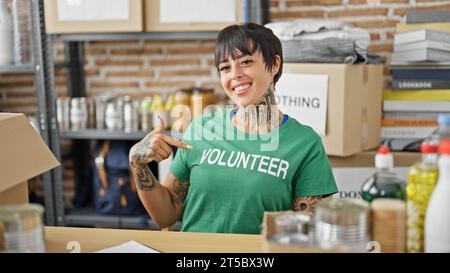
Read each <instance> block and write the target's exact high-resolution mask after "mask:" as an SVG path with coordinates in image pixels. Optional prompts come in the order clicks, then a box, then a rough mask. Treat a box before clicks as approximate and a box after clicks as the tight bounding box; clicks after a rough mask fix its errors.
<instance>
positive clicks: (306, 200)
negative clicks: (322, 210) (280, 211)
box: [294, 195, 322, 213]
mask: <svg viewBox="0 0 450 273" xmlns="http://www.w3.org/2000/svg"><path fill="white" fill-rule="evenodd" d="M321 199H322V196H321V195H317V196H298V197H295V200H294V210H296V211H304V212H311V213H313V212H314V209H315V206H316V203H317V202H319V201H320V200H321Z"/></svg>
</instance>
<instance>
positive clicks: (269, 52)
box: [215, 23, 283, 84]
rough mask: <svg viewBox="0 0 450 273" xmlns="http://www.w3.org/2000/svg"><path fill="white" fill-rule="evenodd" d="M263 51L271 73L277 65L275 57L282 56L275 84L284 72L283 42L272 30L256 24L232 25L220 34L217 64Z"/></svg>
mask: <svg viewBox="0 0 450 273" xmlns="http://www.w3.org/2000/svg"><path fill="white" fill-rule="evenodd" d="M257 50H260V51H261V54H262V57H263V60H264V63H265V64H266V69H267V70H268V71H270V70H271V69H272V67H273V66H274V65H275V60H276V58H275V56H276V55H278V56H280V69H279V70H278V73H277V74H276V75H275V77H274V78H273V83H274V84H275V83H276V82H277V81H278V79H279V78H280V76H281V72H282V70H283V51H282V49H281V42H280V40H279V39H278V37H277V36H275V34H273V32H272V30H271V29H269V28H266V27H265V26H262V25H258V24H255V23H245V24H242V25H231V26H228V27H226V28H224V29H223V30H221V31H220V32H219V34H218V35H217V39H216V53H215V64H216V67H217V68H219V64H220V63H221V62H223V61H226V60H228V58H229V57H230V56H231V57H232V58H233V59H237V58H239V57H241V56H242V55H252V54H253V53H255V52H256V51H257Z"/></svg>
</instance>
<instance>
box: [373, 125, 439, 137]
mask: <svg viewBox="0 0 450 273" xmlns="http://www.w3.org/2000/svg"><path fill="white" fill-rule="evenodd" d="M436 128H437V126H381V138H427V137H429V136H430V135H431V134H432V133H433V132H434V131H435V130H436Z"/></svg>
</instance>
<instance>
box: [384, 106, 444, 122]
mask: <svg viewBox="0 0 450 273" xmlns="http://www.w3.org/2000/svg"><path fill="white" fill-rule="evenodd" d="M448 111H449V112H448V113H445V112H396V111H394V112H391V111H384V112H383V118H386V119H434V120H437V118H438V116H439V115H440V114H450V109H449V110H448Z"/></svg>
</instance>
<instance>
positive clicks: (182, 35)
mask: <svg viewBox="0 0 450 273" xmlns="http://www.w3.org/2000/svg"><path fill="white" fill-rule="evenodd" d="M33 1H34V3H39V7H37V4H35V5H36V10H39V11H40V14H41V17H39V18H40V26H41V31H42V33H45V32H44V30H45V26H44V22H43V4H42V1H43V0H33ZM249 3H250V5H249V6H247V8H248V10H246V12H247V14H248V18H247V19H248V20H249V21H252V22H256V23H260V24H262V23H265V22H267V21H268V17H267V14H268V1H267V0H250V1H249ZM217 33H218V32H216V31H206V32H152V33H146V32H139V33H96V34H53V35H46V36H45V37H41V40H40V41H41V43H45V45H46V47H45V48H43V50H42V51H41V52H42V53H43V56H40V57H41V59H42V64H41V65H40V67H43V68H45V71H46V72H47V73H48V76H47V77H45V79H46V81H45V82H44V83H45V84H46V85H47V90H48V91H47V93H46V94H47V95H44V94H43V95H42V97H39V101H40V102H42V106H41V105H40V109H47V111H46V112H45V115H43V116H42V118H43V120H45V121H46V123H45V124H42V126H44V127H45V131H46V132H47V135H48V137H47V140H46V141H48V143H49V144H50V145H49V146H50V147H51V149H52V151H53V152H54V154H55V155H56V156H57V157H58V158H60V151H59V149H60V147H59V139H60V138H68V139H71V140H72V152H71V155H72V157H73V159H74V169H75V183H76V187H78V186H79V185H82V184H83V183H91V182H90V181H91V172H90V171H89V170H90V168H91V167H90V165H89V164H90V162H91V161H92V160H91V158H89V154H88V151H89V148H90V143H89V142H90V141H91V140H96V139H114V140H133V141H137V140H140V139H142V137H144V136H145V134H146V133H145V132H136V133H124V132H111V131H106V130H80V131H69V130H59V129H58V125H57V122H56V112H55V107H56V105H55V101H56V91H55V87H54V71H53V69H54V67H64V68H66V69H67V72H68V73H67V75H68V83H67V87H68V96H70V97H83V96H85V94H86V86H85V75H84V69H83V63H84V60H83V43H84V42H85V41H112V40H116V41H117V40H192V39H195V40H205V39H215V37H216V36H217ZM54 40H58V41H63V42H64V48H65V50H64V52H65V57H66V60H65V63H64V64H59V65H55V64H54V63H53V60H52V58H51V53H52V50H51V44H52V41H54ZM44 103H45V104H44ZM47 124H49V125H47ZM167 133H168V134H172V133H171V132H167ZM172 135H173V134H172ZM173 136H175V137H178V138H181V134H180V135H178V136H176V135H173ZM151 167H152V168H153V167H155V166H151ZM156 167H157V166H156ZM47 178H48V180H49V182H48V183H46V185H45V195H46V198H47V196H50V197H51V198H52V199H51V200H52V201H53V202H54V205H53V203H52V205H53V206H51V207H48V209H52V210H53V211H54V214H53V218H52V219H49V220H52V221H49V222H48V224H49V225H52V224H57V225H71V226H100V225H101V226H103V227H128V228H134V227H138V228H142V224H143V223H144V224H145V225H147V228H156V225H154V224H153V223H152V222H151V219H149V220H148V221H147V222H145V221H144V222H142V220H141V219H142V217H141V216H139V217H123V216H106V215H99V214H96V213H95V212H94V211H93V209H91V208H85V209H84V208H83V209H74V210H66V211H65V210H64V206H63V194H62V187H61V185H62V174H61V168H57V169H55V170H54V171H52V172H51V175H50V176H49V177H47ZM46 209H47V207H46ZM177 225H178V226H180V224H179V223H178V224H177ZM177 225H176V227H175V228H177Z"/></svg>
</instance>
